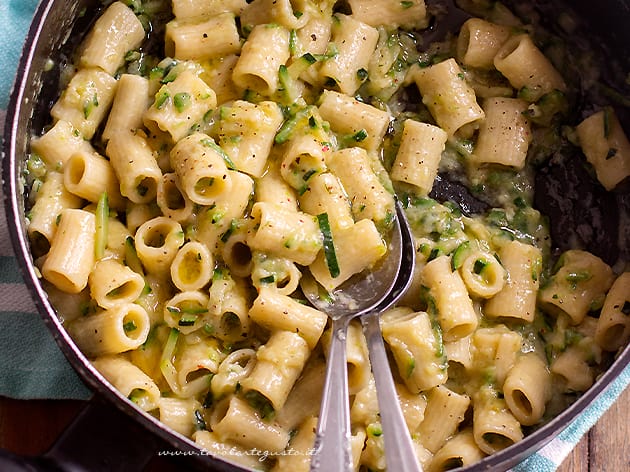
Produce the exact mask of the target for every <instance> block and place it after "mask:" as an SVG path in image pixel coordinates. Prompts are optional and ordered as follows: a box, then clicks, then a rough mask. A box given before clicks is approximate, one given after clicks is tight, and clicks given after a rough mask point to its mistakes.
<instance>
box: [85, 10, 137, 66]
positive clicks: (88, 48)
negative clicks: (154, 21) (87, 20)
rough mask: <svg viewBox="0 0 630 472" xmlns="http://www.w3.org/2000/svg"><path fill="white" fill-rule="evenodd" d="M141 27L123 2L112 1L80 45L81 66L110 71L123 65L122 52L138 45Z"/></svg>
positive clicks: (123, 57)
mask: <svg viewBox="0 0 630 472" xmlns="http://www.w3.org/2000/svg"><path fill="white" fill-rule="evenodd" d="M144 35H145V33H144V27H143V26H142V23H141V22H140V20H139V19H138V17H137V16H136V15H135V13H134V12H133V10H131V8H129V7H128V6H126V5H125V4H124V3H123V2H114V3H112V4H111V5H110V6H109V7H108V8H107V9H106V10H105V12H104V13H103V14H102V15H101V16H100V17H99V18H98V20H97V21H96V23H95V24H94V26H92V29H91V30H90V34H89V35H88V37H87V38H86V39H85V42H84V44H83V45H82V49H83V51H82V53H81V59H80V64H81V66H82V67H86V68H87V67H99V68H101V69H103V70H104V71H105V72H107V73H108V74H110V75H114V73H115V72H116V70H117V69H118V68H119V67H120V66H121V65H123V63H124V60H125V54H126V53H127V52H128V51H130V50H132V49H136V48H137V47H138V46H140V43H141V42H142V40H143V39H144Z"/></svg>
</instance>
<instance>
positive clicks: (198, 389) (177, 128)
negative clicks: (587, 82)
mask: <svg viewBox="0 0 630 472" xmlns="http://www.w3.org/2000/svg"><path fill="white" fill-rule="evenodd" d="M110 3H111V2H110ZM131 3H133V5H132V6H127V4H130V5H131ZM469 3H470V2H469ZM473 3H475V2H473ZM475 5H476V7H475V9H476V10H477V11H475V12H473V13H475V17H474V18H471V19H469V20H468V21H466V22H465V23H464V24H463V26H462V27H461V29H460V30H459V31H455V32H453V33H454V36H452V37H448V38H447V39H445V40H444V41H440V42H435V43H432V44H425V43H424V41H423V38H422V33H421V32H422V30H423V29H424V28H426V27H427V25H429V24H430V21H431V20H432V16H433V15H434V14H435V11H434V10H432V9H431V8H429V9H427V8H426V5H425V3H424V2H423V1H422V0H413V1H409V2H398V1H394V0H369V1H354V0H350V1H348V2H345V3H344V4H343V5H341V4H340V3H336V4H335V5H333V4H332V3H331V2H324V1H303V0H298V1H289V0H279V1H272V0H254V1H251V2H247V1H244V0H230V1H214V0H210V1H204V2H195V1H191V0H173V1H172V2H166V1H156V2H113V3H111V4H110V5H109V6H108V7H104V10H103V11H104V13H103V15H102V16H101V17H100V19H98V20H97V21H96V23H95V26H94V28H93V31H92V32H91V33H89V34H88V36H87V37H86V38H87V39H86V41H85V43H84V44H83V45H82V47H80V48H79V49H78V50H77V55H76V57H73V58H72V60H73V61H74V62H73V66H74V67H75V68H76V69H75V68H68V69H67V70H66V71H65V72H64V77H63V79H64V80H63V81H62V86H63V89H62V91H61V93H60V97H59V99H58V100H57V101H56V102H55V104H54V105H53V107H52V109H51V123H50V126H49V127H47V128H45V129H44V130H43V131H42V133H41V135H39V136H34V137H33V139H32V140H31V143H32V144H31V155H30V156H29V158H28V160H27V162H26V165H25V182H26V183H27V185H28V186H29V188H28V190H29V192H28V199H27V202H26V203H27V208H28V212H27V214H26V217H27V219H28V230H27V231H28V235H29V237H30V239H31V243H32V247H33V256H34V259H35V261H36V265H37V267H38V269H39V270H40V272H41V276H42V279H43V285H44V287H45V288H46V289H47V290H48V292H49V293H50V297H51V301H52V302H53V304H54V305H55V306H56V308H57V310H58V312H59V315H60V317H61V319H62V320H63V322H64V324H65V326H66V327H67V329H68V332H69V334H70V336H71V337H72V338H73V339H74V341H75V343H76V344H77V346H78V347H79V348H80V349H81V350H82V351H83V352H84V353H85V354H86V355H87V356H88V357H89V358H90V359H91V360H92V361H93V362H94V365H95V366H96V367H97V369H98V370H99V371H100V372H101V373H102V375H103V376H104V377H105V378H106V379H108V380H109V381H110V382H111V383H112V384H113V385H114V386H115V387H116V388H118V389H119V390H120V391H121V393H122V394H123V395H124V396H126V397H128V398H129V400H130V401H132V402H135V403H136V404H137V405H138V406H139V407H140V409H143V410H145V411H147V412H148V413H149V414H150V415H152V416H153V417H156V418H159V419H160V421H162V422H163V423H164V424H165V425H166V426H167V427H169V428H170V429H172V430H173V431H176V432H178V433H180V434H182V435H184V436H187V437H189V438H191V439H193V440H194V441H195V442H196V444H197V445H198V446H199V447H200V448H202V449H203V450H204V451H205V452H204V453H211V454H214V455H218V456H223V457H228V458H230V459H234V457H232V456H231V455H230V454H239V455H240V456H239V458H238V459H236V460H237V461H238V462H239V463H240V464H242V465H244V466H246V467H251V468H254V467H257V468H260V469H262V470H289V469H291V468H296V470H297V468H302V469H304V470H306V469H307V468H308V466H309V463H310V454H312V449H311V447H312V446H313V441H314V439H315V432H314V429H313V428H314V426H315V425H316V423H317V420H318V419H317V415H318V411H319V406H320V402H321V394H322V386H323V383H324V380H325V369H326V355H325V353H326V352H327V349H328V346H329V342H330V339H331V336H332V335H333V332H332V330H331V327H330V325H331V324H330V323H329V320H328V317H327V315H326V314H325V313H324V312H322V311H320V310H318V309H316V308H314V307H312V306H310V305H309V303H308V302H307V301H306V297H305V292H306V291H307V290H309V288H308V287H309V286H308V284H312V285H314V286H315V287H316V288H317V290H319V292H318V293H320V297H322V298H326V299H333V298H335V297H338V296H339V293H340V291H341V290H342V289H343V287H344V284H347V283H351V282H349V281H351V280H352V277H353V276H355V275H359V276H362V275H367V276H369V272H370V271H372V270H374V269H377V268H378V267H379V264H381V263H382V261H383V259H384V257H386V256H387V251H388V247H389V244H390V238H391V234H390V233H391V228H392V222H393V219H394V218H395V202H396V200H398V201H399V202H400V203H401V205H402V207H403V208H404V211H405V212H406V215H407V217H408V219H409V222H410V225H411V231H412V233H413V240H414V245H415V246H414V250H415V251H416V267H415V268H414V276H413V281H412V284H411V286H410V288H409V290H408V292H407V293H406V294H405V295H404V297H403V298H402V299H401V300H400V301H399V302H398V303H397V305H396V306H393V307H391V308H390V309H388V310H387V311H386V312H385V313H383V314H382V316H381V319H380V322H381V329H382V335H383V338H384V341H385V348H386V350H387V352H388V355H389V358H390V360H391V367H392V371H393V377H394V381H395V387H396V391H397V394H398V400H399V402H400V404H401V409H402V411H403V416H404V419H405V423H406V425H407V428H408V430H409V433H410V434H411V436H412V438H413V444H414V447H415V452H416V455H417V458H418V461H419V462H420V463H421V464H422V465H423V468H425V469H426V470H429V471H431V470H445V469H447V468H452V467H456V466H460V465H468V464H471V463H474V462H476V461H478V460H480V459H481V458H483V457H485V456H486V455H488V454H492V453H494V452H497V451H499V450H501V449H504V448H506V447H509V446H510V445H511V444H514V443H515V442H517V441H519V440H520V439H521V438H522V437H523V435H524V434H525V433H526V432H527V431H529V430H530V427H533V428H536V427H538V426H539V425H541V424H543V423H544V422H546V421H548V420H549V419H550V418H551V417H552V416H553V414H554V408H550V405H554V406H555V405H556V404H561V403H563V402H565V401H567V402H568V401H569V400H572V399H573V398H574V397H575V395H576V393H581V392H583V391H584V390H586V389H587V388H589V387H590V386H591V385H592V384H593V383H594V381H595V380H596V378H597V376H598V375H599V374H600V373H601V372H602V370H603V369H604V366H605V365H607V363H608V362H609V361H610V359H612V357H613V356H614V354H615V352H616V351H618V350H619V349H620V348H622V347H623V346H624V345H626V344H627V342H628V338H629V332H630V331H629V324H628V319H629V317H628V312H629V311H630V308H629V303H630V302H629V301H628V289H627V287H628V277H627V274H628V272H627V261H626V260H624V259H623V257H625V255H627V252H626V253H624V252H623V251H621V254H622V256H623V257H620V258H619V259H618V260H611V259H612V258H611V257H606V256H607V255H606V254H601V253H599V252H598V251H597V248H593V247H590V249H589V248H585V247H582V246H580V244H582V241H577V239H576V238H573V239H576V240H575V241H573V240H571V241H569V242H568V243H567V242H566V241H565V244H567V245H568V246H570V247H569V248H563V249H562V251H560V250H559V249H558V248H557V247H556V246H555V245H552V243H551V241H550V239H551V238H550V235H551V234H553V232H551V231H550V229H549V227H548V224H547V220H546V219H545V215H542V214H541V213H540V212H539V210H538V209H537V208H535V207H536V202H537V200H536V199H535V198H534V192H539V188H538V185H537V182H536V173H537V172H538V175H541V172H539V168H540V167H541V166H542V167H544V166H545V165H546V163H547V162H549V160H551V161H553V162H555V161H562V158H563V156H564V155H565V154H566V153H568V154H570V155H571V157H572V158H574V159H576V160H580V162H582V163H583V164H584V165H585V166H592V171H593V172H592V175H593V177H592V181H593V182H595V179H597V180H599V183H601V186H603V188H604V189H606V190H609V191H610V190H615V192H623V191H624V190H623V189H624V184H623V183H622V182H623V180H624V179H626V177H627V176H628V175H629V174H630V171H629V169H628V165H627V164H628V162H629V161H628V158H627V157H628V155H630V154H629V152H630V151H629V149H630V147H629V146H628V143H627V139H626V136H625V133H624V131H623V129H622V122H621V121H622V120H621V119H622V118H623V115H622V114H620V115H619V116H617V114H616V113H615V112H614V111H613V108H610V107H606V106H605V104H599V103H597V105H593V106H591V105H587V106H586V108H584V109H582V108H580V109H579V110H576V109H575V103H574V97H575V96H577V95H579V96H580V97H581V100H582V101H584V102H585V103H586V99H585V97H586V95H585V94H576V93H575V92H584V91H583V90H582V91H580V90H577V89H576V88H575V84H574V81H573V75H575V71H573V73H571V72H570V71H571V67H574V65H575V64H584V61H571V60H567V61H565V62H564V63H563V62H562V61H559V60H558V59H559V57H560V55H559V54H558V53H557V52H558V51H557V49H556V50H555V52H554V53H553V54H549V55H546V53H547V51H548V49H546V48H548V47H549V48H559V47H561V46H559V44H561V42H555V41H553V40H551V41H549V42H545V43H543V42H540V41H539V38H541V37H544V38H547V37H548V36H547V35H551V36H549V37H550V38H551V39H553V34H555V33H551V32H549V31H543V34H542V35H538V34H536V33H537V28H541V27H542V26H541V25H540V24H538V23H534V24H531V25H530V24H529V23H528V21H529V20H528V19H526V18H522V19H521V18H520V17H517V16H515V15H514V14H513V13H512V12H510V11H509V10H508V9H507V7H505V6H502V5H501V6H495V7H493V10H492V13H489V12H486V13H488V14H487V15H485V13H484V11H485V10H484V9H483V8H482V7H481V6H479V5H480V4H479V2H476V3H475ZM469 6H470V5H469ZM482 10H483V11H482ZM516 13H519V11H516ZM107 25H109V27H108V26H107ZM108 28H109V29H108ZM120 28H122V29H124V31H123V32H120V33H121V34H118V33H119V32H118V31H117V29H120ZM145 28H146V31H145ZM147 39H148V40H147ZM156 43H159V44H156ZM580 72H583V71H582V70H580ZM577 111H579V112H580V113H579V114H577V113H576V112H577ZM578 117H579V119H578ZM580 152H582V153H583V154H584V156H582V155H581V154H580ZM587 168H588V167H587ZM586 174H589V172H586ZM589 175H590V174H589ZM602 191H604V190H602ZM558 192H559V193H561V189H560V190H558ZM471 202H472V203H471ZM588 229H589V228H588V225H585V226H583V227H582V226H581V227H580V235H581V236H583V235H585V234H586V233H585V232H588V231H587V230H588ZM574 243H575V244H574ZM578 243H579V244H578ZM587 243H588V241H587V240H586V239H585V241H584V244H587ZM624 254H625V255H624ZM347 337H348V339H347V341H348V342H347V352H346V354H347V367H348V374H349V386H350V397H349V398H348V401H349V403H350V407H351V408H350V411H351V426H352V437H351V438H350V439H349V440H350V441H351V444H352V446H351V447H352V461H353V466H354V468H355V469H356V470H364V469H367V468H371V469H374V470H381V469H383V468H384V467H385V466H386V463H385V457H384V454H383V448H384V444H385V443H384V436H383V435H384V434H387V432H384V431H383V430H382V428H381V417H382V416H383V415H387V414H388V411H387V410H386V409H384V410H383V411H379V402H378V399H377V392H376V387H375V385H376V384H375V380H374V377H373V375H372V374H371V370H370V361H369V356H368V355H367V354H368V353H367V346H366V340H365V336H364V334H363V332H362V328H361V324H360V322H359V321H358V320H355V321H352V322H351V323H350V324H349V330H348V335H347ZM523 426H525V427H526V428H523ZM254 450H258V451H260V452H261V456H260V459H261V460H260V461H259V460H254V459H253V458H252V457H250V456H247V454H250V453H251V451H254ZM227 451H230V452H227ZM293 452H296V453H298V454H299V455H295V456H291V454H292V453H293ZM263 455H264V457H263Z"/></svg>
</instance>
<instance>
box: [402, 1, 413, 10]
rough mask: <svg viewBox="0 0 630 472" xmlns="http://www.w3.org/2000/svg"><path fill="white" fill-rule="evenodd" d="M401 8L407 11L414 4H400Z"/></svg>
mask: <svg viewBox="0 0 630 472" xmlns="http://www.w3.org/2000/svg"><path fill="white" fill-rule="evenodd" d="M400 6H401V7H403V8H404V9H405V10H406V9H407V8H411V7H412V6H413V2H400Z"/></svg>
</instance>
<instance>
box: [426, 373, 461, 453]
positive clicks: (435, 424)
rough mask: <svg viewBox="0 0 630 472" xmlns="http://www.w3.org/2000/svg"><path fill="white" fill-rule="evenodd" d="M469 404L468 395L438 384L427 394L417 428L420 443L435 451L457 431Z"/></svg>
mask: <svg viewBox="0 0 630 472" xmlns="http://www.w3.org/2000/svg"><path fill="white" fill-rule="evenodd" d="M469 405H470V397H468V395H460V394H458V393H456V392H453V391H452V390H450V389H448V388H446V387H445V386H444V385H438V386H436V387H434V388H432V389H431V390H430V391H429V392H428V394H427V408H426V410H425V413H424V420H423V421H422V423H420V427H419V428H418V431H417V433H418V435H419V437H420V438H421V442H422V445H423V446H424V447H426V448H427V449H428V450H429V451H431V452H433V453H436V452H437V451H438V450H439V449H440V448H441V447H442V446H443V445H444V443H446V441H447V440H448V439H449V438H450V437H451V436H453V434H454V433H455V432H456V431H457V428H458V426H459V424H460V423H461V422H462V421H463V420H464V415H465V413H466V410H468V406H469Z"/></svg>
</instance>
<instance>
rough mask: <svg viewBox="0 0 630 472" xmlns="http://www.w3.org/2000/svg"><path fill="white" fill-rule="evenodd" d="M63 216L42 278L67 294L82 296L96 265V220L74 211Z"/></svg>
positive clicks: (63, 212)
mask: <svg viewBox="0 0 630 472" xmlns="http://www.w3.org/2000/svg"><path fill="white" fill-rule="evenodd" d="M60 215H61V216H60V219H59V226H58V228H57V231H56V232H55V236H54V239H53V240H52V243H51V245H50V251H48V256H47V257H46V260H45V261H44V265H43V266H42V275H43V276H44V278H45V279H46V280H48V281H49V282H50V283H52V284H53V285H54V286H55V287H57V288H58V289H60V290H63V291H64V292H68V293H79V292H80V291H81V290H83V289H84V288H85V287H86V286H87V283H88V277H89V275H90V272H91V271H92V266H93V265H94V262H95V249H94V248H95V239H96V236H95V233H96V218H95V217H94V214H93V213H90V212H88V211H85V210H78V209H71V208H68V209H65V210H63V211H62V212H61V213H60ZM68 254H72V257H68Z"/></svg>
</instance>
